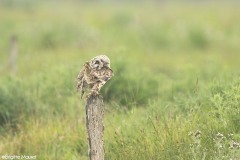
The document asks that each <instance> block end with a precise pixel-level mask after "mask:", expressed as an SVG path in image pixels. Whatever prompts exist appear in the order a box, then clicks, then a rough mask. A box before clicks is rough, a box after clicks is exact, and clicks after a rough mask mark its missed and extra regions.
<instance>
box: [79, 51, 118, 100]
mask: <svg viewBox="0 0 240 160" xmlns="http://www.w3.org/2000/svg"><path fill="white" fill-rule="evenodd" d="M112 76H113V71H112V70H111V68H110V59H109V58H108V57H107V56H106V55H99V56H96V57H94V58H93V59H92V60H91V61H87V62H85V64H84V65H83V68H82V69H81V70H80V72H79V74H78V76H77V90H78V91H80V92H81V99H82V97H83V95H84V93H85V91H86V90H87V88H89V89H90V92H89V94H88V96H90V95H98V94H99V92H100V89H101V88H102V86H103V85H104V84H105V83H106V82H107V81H108V80H109V79H110V78H111V77H112Z"/></svg>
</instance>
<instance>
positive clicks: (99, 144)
mask: <svg viewBox="0 0 240 160" xmlns="http://www.w3.org/2000/svg"><path fill="white" fill-rule="evenodd" d="M103 116H104V108H103V98H102V97H101V96H100V95H97V96H93V95H90V96H89V97H88V98H87V103H86V127H87V134H88V147H89V148H88V156H89V159H90V160H104V143H103V130H104V126H103Z"/></svg>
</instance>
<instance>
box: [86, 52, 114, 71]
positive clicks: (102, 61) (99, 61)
mask: <svg viewBox="0 0 240 160" xmlns="http://www.w3.org/2000/svg"><path fill="white" fill-rule="evenodd" d="M90 66H91V68H92V69H96V70H100V69H101V68H102V67H108V68H110V59H109V58H108V57H107V56H106V55H99V56H96V57H94V58H93V59H92V60H91V61H90Z"/></svg>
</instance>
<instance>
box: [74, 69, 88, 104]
mask: <svg viewBox="0 0 240 160" xmlns="http://www.w3.org/2000/svg"><path fill="white" fill-rule="evenodd" d="M84 72H85V68H82V69H81V70H80V72H79V74H78V76H77V80H76V81H77V86H76V88H77V90H78V91H80V92H81V99H82V97H83V94H84V92H85V89H86V86H87V83H86V80H85V78H84Z"/></svg>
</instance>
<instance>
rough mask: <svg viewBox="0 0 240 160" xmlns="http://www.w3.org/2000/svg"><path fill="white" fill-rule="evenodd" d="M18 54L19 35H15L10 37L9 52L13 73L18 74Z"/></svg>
mask: <svg viewBox="0 0 240 160" xmlns="http://www.w3.org/2000/svg"><path fill="white" fill-rule="evenodd" d="M17 56H18V46H17V37H16V36H15V35H13V36H11V38H10V52H9V67H10V70H11V72H12V74H16V72H17Z"/></svg>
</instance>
